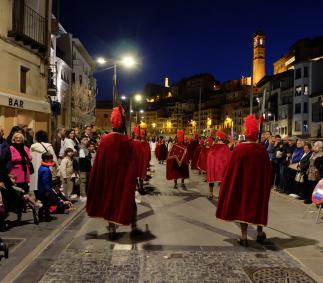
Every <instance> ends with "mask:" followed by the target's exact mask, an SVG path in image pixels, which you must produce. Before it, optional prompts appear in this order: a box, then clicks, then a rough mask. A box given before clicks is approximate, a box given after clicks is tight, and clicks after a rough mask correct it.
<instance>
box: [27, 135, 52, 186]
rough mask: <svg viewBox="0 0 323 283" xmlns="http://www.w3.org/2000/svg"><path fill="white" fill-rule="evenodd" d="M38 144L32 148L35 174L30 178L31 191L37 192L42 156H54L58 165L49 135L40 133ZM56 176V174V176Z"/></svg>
mask: <svg viewBox="0 0 323 283" xmlns="http://www.w3.org/2000/svg"><path fill="white" fill-rule="evenodd" d="M35 138H36V141H37V142H36V143H34V144H33V145H32V146H31V147H30V155H31V157H32V163H33V166H34V169H35V173H34V174H32V175H31V177H30V190H31V191H34V190H37V184H38V183H37V182H38V169H39V167H40V165H41V162H42V158H41V156H42V154H43V153H45V152H49V153H51V154H52V155H53V161H54V162H55V164H57V158H56V155H55V152H54V148H53V146H52V145H51V144H50V143H48V134H47V133H46V132H45V131H38V132H37V133H36V135H35ZM54 175H55V174H54Z"/></svg>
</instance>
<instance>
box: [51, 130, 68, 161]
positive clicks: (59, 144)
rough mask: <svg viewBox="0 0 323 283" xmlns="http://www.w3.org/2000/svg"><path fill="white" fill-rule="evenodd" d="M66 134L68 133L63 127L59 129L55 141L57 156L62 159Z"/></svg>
mask: <svg viewBox="0 0 323 283" xmlns="http://www.w3.org/2000/svg"><path fill="white" fill-rule="evenodd" d="M65 133H66V130H65V128H63V127H61V128H58V130H57V133H56V137H55V139H54V141H53V145H54V152H55V155H56V156H57V157H58V158H60V159H63V158H64V151H65Z"/></svg>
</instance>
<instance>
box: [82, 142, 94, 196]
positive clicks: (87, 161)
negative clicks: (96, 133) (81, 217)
mask: <svg viewBox="0 0 323 283" xmlns="http://www.w3.org/2000/svg"><path fill="white" fill-rule="evenodd" d="M88 142H89V141H88V138H87V137H86V136H82V137H81V145H80V150H79V171H80V201H86V192H87V184H88V180H89V176H90V171H91V159H92V156H91V153H90V151H89V149H88Z"/></svg>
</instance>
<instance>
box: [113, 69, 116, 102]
mask: <svg viewBox="0 0 323 283" xmlns="http://www.w3.org/2000/svg"><path fill="white" fill-rule="evenodd" d="M115 106H117V64H116V63H114V66H113V107H115Z"/></svg>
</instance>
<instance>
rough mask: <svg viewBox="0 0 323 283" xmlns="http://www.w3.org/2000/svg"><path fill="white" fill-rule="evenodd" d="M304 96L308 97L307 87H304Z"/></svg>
mask: <svg viewBox="0 0 323 283" xmlns="http://www.w3.org/2000/svg"><path fill="white" fill-rule="evenodd" d="M304 95H308V85H304Z"/></svg>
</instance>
